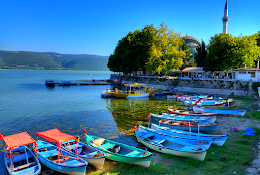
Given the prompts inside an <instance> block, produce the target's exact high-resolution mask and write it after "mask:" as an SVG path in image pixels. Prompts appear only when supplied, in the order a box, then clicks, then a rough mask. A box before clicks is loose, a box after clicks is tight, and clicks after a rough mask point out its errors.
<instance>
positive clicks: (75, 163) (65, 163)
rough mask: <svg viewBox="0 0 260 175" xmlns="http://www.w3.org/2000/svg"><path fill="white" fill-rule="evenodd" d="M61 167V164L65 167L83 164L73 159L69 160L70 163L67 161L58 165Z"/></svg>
mask: <svg viewBox="0 0 260 175" xmlns="http://www.w3.org/2000/svg"><path fill="white" fill-rule="evenodd" d="M60 164H61V165H62V164H64V165H66V166H68V167H69V166H75V165H83V163H82V162H80V161H79V160H77V159H73V160H71V161H67V162H64V163H60Z"/></svg>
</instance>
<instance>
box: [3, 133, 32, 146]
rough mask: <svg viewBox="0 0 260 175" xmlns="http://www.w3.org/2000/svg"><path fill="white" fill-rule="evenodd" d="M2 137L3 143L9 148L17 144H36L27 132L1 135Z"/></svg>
mask: <svg viewBox="0 0 260 175" xmlns="http://www.w3.org/2000/svg"><path fill="white" fill-rule="evenodd" d="M0 135H1V134H0ZM1 136H2V135H1ZM2 139H3V140H4V142H5V144H6V145H7V146H8V147H9V149H13V148H14V147H18V146H23V145H29V144H32V143H35V144H36V141H35V140H34V139H33V138H32V137H31V136H30V135H29V134H28V133H27V132H22V133H18V134H14V135H10V136H5V137H3V136H2Z"/></svg>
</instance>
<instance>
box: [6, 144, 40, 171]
mask: <svg viewBox="0 0 260 175" xmlns="http://www.w3.org/2000/svg"><path fill="white" fill-rule="evenodd" d="M24 148H25V149H26V152H27V156H28V157H33V159H34V162H35V164H34V165H32V166H31V165H30V166H28V168H21V170H17V171H15V172H13V171H12V170H11V169H10V166H9V165H10V158H9V157H6V154H8V152H7V151H6V153H5V155H4V161H5V167H6V169H7V171H8V173H9V174H10V175H21V174H30V175H38V174H40V172H41V164H40V163H39V162H38V161H37V159H36V157H35V155H34V154H33V152H32V151H31V150H30V149H29V148H27V147H26V146H20V147H18V148H15V149H13V151H19V150H22V149H23V150H24ZM23 150H22V151H23ZM22 158H24V159H22ZM16 160H17V161H18V160H19V161H22V160H26V157H25V153H24V155H23V154H20V155H17V156H14V157H13V162H14V161H16ZM29 164H31V163H30V162H29ZM14 168H18V167H14Z"/></svg>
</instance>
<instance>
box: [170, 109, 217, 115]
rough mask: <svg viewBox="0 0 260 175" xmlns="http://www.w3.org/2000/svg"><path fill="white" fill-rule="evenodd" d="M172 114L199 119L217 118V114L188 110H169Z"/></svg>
mask: <svg viewBox="0 0 260 175" xmlns="http://www.w3.org/2000/svg"><path fill="white" fill-rule="evenodd" d="M167 110H168V112H169V113H170V114H177V115H184V116H185V115H186V116H197V117H211V116H216V115H217V114H216V113H208V112H194V111H187V110H182V109H181V110H178V109H171V108H168V109H167Z"/></svg>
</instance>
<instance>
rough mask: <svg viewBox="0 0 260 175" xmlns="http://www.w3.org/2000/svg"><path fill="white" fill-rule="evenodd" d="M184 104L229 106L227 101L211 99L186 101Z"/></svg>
mask: <svg viewBox="0 0 260 175" xmlns="http://www.w3.org/2000/svg"><path fill="white" fill-rule="evenodd" d="M184 104H185V105H187V106H193V105H198V106H225V105H226V104H227V101H226V100H210V99H205V100H204V99H202V100H186V101H184Z"/></svg>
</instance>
